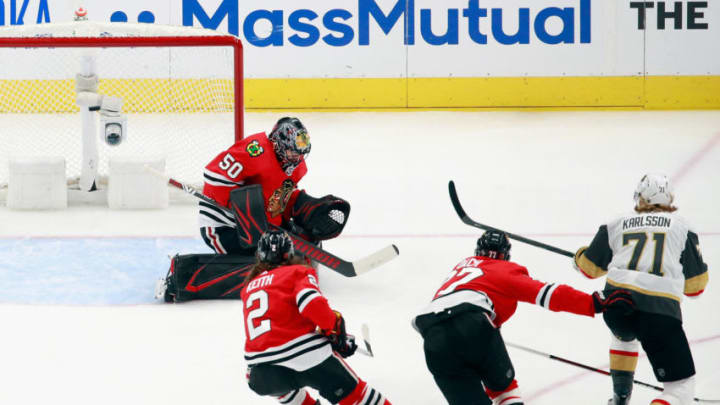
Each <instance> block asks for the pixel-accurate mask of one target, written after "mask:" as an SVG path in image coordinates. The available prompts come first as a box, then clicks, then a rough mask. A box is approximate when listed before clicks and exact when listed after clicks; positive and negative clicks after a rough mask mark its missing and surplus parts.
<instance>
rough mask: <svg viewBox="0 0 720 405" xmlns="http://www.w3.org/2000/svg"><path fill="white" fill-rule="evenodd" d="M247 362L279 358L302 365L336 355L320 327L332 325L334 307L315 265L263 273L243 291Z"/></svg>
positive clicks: (277, 360)
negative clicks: (319, 285)
mask: <svg viewBox="0 0 720 405" xmlns="http://www.w3.org/2000/svg"><path fill="white" fill-rule="evenodd" d="M240 296H241V298H242V301H243V317H244V319H245V360H246V361H247V363H248V365H254V364H260V363H263V364H277V365H281V366H285V367H289V368H292V369H294V370H298V371H303V370H307V369H308V368H310V367H313V366H316V365H318V364H320V363H322V362H323V361H324V360H325V359H327V358H328V356H330V355H332V349H331V347H330V342H329V341H328V339H327V338H326V337H325V336H323V335H322V334H320V333H318V332H317V328H318V327H319V328H320V329H332V328H333V326H334V325H335V318H336V317H335V313H334V312H333V311H332V309H330V306H329V305H328V302H327V299H326V298H325V297H324V296H323V295H322V293H321V292H320V289H319V288H318V283H317V273H316V271H315V269H313V268H312V267H308V266H304V265H291V266H284V267H278V268H276V269H274V270H271V271H266V272H263V273H261V274H259V275H258V276H257V277H255V278H254V279H253V280H252V281H250V282H249V283H248V284H247V285H246V286H245V287H244V288H243V289H242V291H241V293H240Z"/></svg>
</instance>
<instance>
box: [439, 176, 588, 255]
mask: <svg viewBox="0 0 720 405" xmlns="http://www.w3.org/2000/svg"><path fill="white" fill-rule="evenodd" d="M448 191H449V192H450V201H451V202H452V205H453V207H454V208H455V212H457V214H458V216H459V217H460V220H461V221H463V222H464V223H466V224H467V225H470V226H472V227H475V228H480V229H484V230H486V231H491V230H492V231H499V232H503V233H505V235H507V237H508V238H510V239H515V240H517V241H520V242H523V243H527V244H528V245H532V246H535V247H539V248H541V249H545V250H549V251H551V252H554V253H558V254H561V255H563V256H567V257H575V254H574V253H572V252H569V251H567V250H564V249H560V248H557V247H555V246H551V245H548V244H545V243H542V242H538V241H536V240H532V239H528V238H526V237H524V236H520V235H515V234H513V233H510V232H505V231H503V230H501V229H498V228H495V227H493V226H490V225H485V224H481V223H479V222H475V221H473V220H472V219H471V218H470V217H469V216H468V215H467V213H466V212H465V210H464V209H463V207H462V205H461V204H460V199H458V195H457V191H456V190H455V183H454V182H453V181H452V180H450V182H449V183H448Z"/></svg>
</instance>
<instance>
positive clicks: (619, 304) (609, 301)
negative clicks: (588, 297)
mask: <svg viewBox="0 0 720 405" xmlns="http://www.w3.org/2000/svg"><path fill="white" fill-rule="evenodd" d="M592 299H593V306H594V307H595V313H596V314H597V313H600V312H605V311H607V310H608V309H618V310H620V311H622V312H623V313H624V314H625V315H629V314H630V313H631V312H632V311H633V310H634V309H635V302H633V299H632V296H631V295H630V291H628V290H623V289H619V290H612V291H610V292H609V293H606V292H605V291H595V292H594V293H593V294H592Z"/></svg>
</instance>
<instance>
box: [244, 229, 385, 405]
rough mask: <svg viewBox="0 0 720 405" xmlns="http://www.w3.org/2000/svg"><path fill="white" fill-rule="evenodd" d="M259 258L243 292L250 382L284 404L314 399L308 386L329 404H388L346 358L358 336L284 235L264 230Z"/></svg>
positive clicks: (299, 404) (310, 403)
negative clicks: (327, 297) (333, 308)
mask: <svg viewBox="0 0 720 405" xmlns="http://www.w3.org/2000/svg"><path fill="white" fill-rule="evenodd" d="M256 256H257V258H258V262H257V264H256V265H255V267H254V268H253V269H252V270H251V272H250V274H249V275H248V276H247V278H246V283H245V286H244V287H243V290H242V292H241V297H242V300H243V304H244V305H243V317H244V319H245V360H246V361H247V363H248V374H247V375H248V384H249V386H250V388H251V389H252V390H253V391H255V392H256V393H258V394H259V395H272V396H275V397H277V398H278V400H279V401H280V402H281V403H283V404H287V405H313V404H319V403H320V402H319V401H317V402H316V400H315V399H314V398H312V397H311V396H310V394H309V393H308V392H307V390H306V389H305V387H311V388H314V389H316V390H317V391H318V392H319V393H320V395H321V396H323V397H324V398H325V399H327V400H328V401H330V402H331V403H333V404H341V405H364V404H373V405H375V404H377V405H390V402H389V401H388V400H387V399H385V398H384V397H383V396H382V395H381V394H380V393H379V392H377V391H376V390H375V389H373V388H372V387H370V386H369V385H367V383H366V382H365V381H363V380H362V379H360V377H358V376H357V375H356V374H355V373H354V372H353V371H352V369H350V367H349V366H348V365H347V364H346V363H345V361H344V360H343V358H345V357H349V356H351V355H353V354H354V353H355V350H356V349H357V345H356V344H355V339H354V337H352V336H350V335H348V334H347V333H346V331H345V321H344V319H343V317H342V315H340V313H339V312H337V311H333V310H332V309H331V308H330V306H329V305H328V301H327V299H326V298H325V297H324V296H323V295H322V293H321V292H320V289H319V287H318V283H317V273H316V272H315V269H313V268H312V267H309V266H308V265H307V264H306V263H305V262H304V261H302V260H298V259H297V258H296V257H294V250H293V243H292V240H291V239H290V237H289V236H288V235H287V233H285V232H283V231H276V230H272V231H268V232H266V233H264V234H263V235H262V236H261V237H260V240H259V241H258V247H257V251H256Z"/></svg>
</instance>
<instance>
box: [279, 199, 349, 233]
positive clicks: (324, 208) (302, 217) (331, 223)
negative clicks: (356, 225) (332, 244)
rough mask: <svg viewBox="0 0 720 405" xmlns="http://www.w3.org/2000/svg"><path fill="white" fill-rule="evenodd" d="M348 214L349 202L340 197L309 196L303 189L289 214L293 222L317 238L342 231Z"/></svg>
mask: <svg viewBox="0 0 720 405" xmlns="http://www.w3.org/2000/svg"><path fill="white" fill-rule="evenodd" d="M349 215H350V203H348V202H347V201H345V200H343V199H342V198H340V197H335V196H333V195H326V196H325V197H322V198H315V197H311V196H309V195H308V194H307V193H306V192H305V190H301V191H300V192H299V194H298V197H297V199H296V200H295V204H294V205H293V208H292V211H291V216H292V219H293V222H295V224H297V225H298V226H299V227H300V228H302V229H304V230H305V233H306V234H308V235H309V236H310V237H311V238H313V239H317V240H327V239H332V238H334V237H336V236H338V235H340V232H342V230H343V228H345V224H346V223H347V219H348V216H349Z"/></svg>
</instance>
